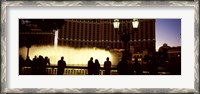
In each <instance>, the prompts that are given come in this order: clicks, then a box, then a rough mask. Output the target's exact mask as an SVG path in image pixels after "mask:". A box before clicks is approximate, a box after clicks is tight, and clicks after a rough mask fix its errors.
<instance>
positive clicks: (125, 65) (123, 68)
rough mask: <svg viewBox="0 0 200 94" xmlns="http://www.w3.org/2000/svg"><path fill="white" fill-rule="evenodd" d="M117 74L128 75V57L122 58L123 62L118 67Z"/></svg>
mask: <svg viewBox="0 0 200 94" xmlns="http://www.w3.org/2000/svg"><path fill="white" fill-rule="evenodd" d="M117 72H118V74H119V75H128V73H129V70H128V62H127V60H126V57H122V60H121V61H120V62H119V63H118V65H117Z"/></svg>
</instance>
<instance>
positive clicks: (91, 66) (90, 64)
mask: <svg viewBox="0 0 200 94" xmlns="http://www.w3.org/2000/svg"><path fill="white" fill-rule="evenodd" d="M92 74H94V62H93V58H92V57H91V58H90V60H89V61H88V75H92Z"/></svg>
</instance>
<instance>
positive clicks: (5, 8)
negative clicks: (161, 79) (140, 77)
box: [1, 1, 199, 94]
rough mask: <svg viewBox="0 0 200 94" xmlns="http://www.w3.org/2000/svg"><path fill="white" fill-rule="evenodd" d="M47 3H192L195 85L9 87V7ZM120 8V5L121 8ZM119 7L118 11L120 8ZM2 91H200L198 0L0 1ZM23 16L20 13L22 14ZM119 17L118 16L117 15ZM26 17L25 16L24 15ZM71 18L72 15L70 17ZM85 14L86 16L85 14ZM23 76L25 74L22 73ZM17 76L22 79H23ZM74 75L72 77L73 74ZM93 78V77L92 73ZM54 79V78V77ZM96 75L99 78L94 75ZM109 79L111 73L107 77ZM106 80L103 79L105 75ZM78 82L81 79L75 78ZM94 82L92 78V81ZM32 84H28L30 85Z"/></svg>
mask: <svg viewBox="0 0 200 94" xmlns="http://www.w3.org/2000/svg"><path fill="white" fill-rule="evenodd" d="M20 6H21V7H29V6H32V7H35V8H37V7H39V6H42V7H47V6H48V8H51V9H53V8H55V7H76V6H79V7H89V8H92V7H101V8H102V7H118V8H119V9H120V8H122V7H148V6H156V7H163V6H164V7H171V8H174V7H178V6H179V7H181V8H184V7H186V8H187V7H194V8H193V11H194V13H195V14H194V19H193V18H190V19H192V20H194V24H193V26H194V41H190V42H194V50H192V52H194V57H193V59H194V77H193V79H194V83H192V84H194V87H193V88H172V87H168V88H151V87H149V88H127V87H124V88H123V87H121V88H116V87H115V88H110V87H108V88H107V87H106V88H103V87H101V86H100V87H93V88H92V87H90V88H88V87H87V88H85V87H84V85H80V86H77V87H75V86H74V85H73V86H72V88H63V87H58V88H29V87H27V88H25V87H24V88H23V87H18V88H9V87H8V86H9V84H8V83H11V82H8V81H9V80H10V79H11V78H9V75H10V74H9V70H8V66H10V62H8V61H9V59H10V58H12V57H10V56H9V54H8V52H9V50H11V47H9V46H8V44H9V42H10V41H8V40H9V39H7V37H8V35H9V34H10V33H7V30H9V27H8V25H9V24H8V23H9V21H10V20H11V19H9V17H8V16H10V13H11V12H10V11H9V7H20ZM122 10H123V9H122ZM122 10H120V11H122ZM1 13H2V15H1V16H2V17H1V27H2V28H1V61H2V62H1V93H60V92H62V93H196V94H197V93H199V1H2V2H1ZM23 17H24V16H22V18H23ZM116 17H118V16H116ZM25 18H26V17H25ZM72 18H73V17H72ZM86 18H87V17H86ZM22 77H24V78H26V77H25V76H22ZM22 77H20V78H21V79H23V78H22ZM54 77H55V76H54ZM72 78H73V77H72ZM91 78H95V77H91ZM55 79H57V78H56V77H55ZM97 79H98V78H97ZM108 79H110V77H108ZM104 80H106V79H104ZM77 82H80V81H77ZM94 82H95V81H94ZM12 83H13V82H12ZM30 87H31V85H30Z"/></svg>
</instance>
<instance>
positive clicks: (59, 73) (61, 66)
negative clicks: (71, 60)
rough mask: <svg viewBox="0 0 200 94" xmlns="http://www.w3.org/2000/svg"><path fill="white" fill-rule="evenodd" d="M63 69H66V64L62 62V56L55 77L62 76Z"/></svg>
mask: <svg viewBox="0 0 200 94" xmlns="http://www.w3.org/2000/svg"><path fill="white" fill-rule="evenodd" d="M65 67H66V63H65V61H64V57H63V56H62V57H61V60H59V61H58V71H57V75H63V73H64V69H65Z"/></svg>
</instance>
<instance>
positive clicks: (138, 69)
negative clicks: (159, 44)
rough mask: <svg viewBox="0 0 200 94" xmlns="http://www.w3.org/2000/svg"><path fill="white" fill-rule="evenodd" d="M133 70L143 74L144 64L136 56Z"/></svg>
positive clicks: (137, 73)
mask: <svg viewBox="0 0 200 94" xmlns="http://www.w3.org/2000/svg"><path fill="white" fill-rule="evenodd" d="M133 70H134V71H135V72H136V75H141V74H142V66H141V65H140V63H139V62H138V59H137V58H135V63H133Z"/></svg>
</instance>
